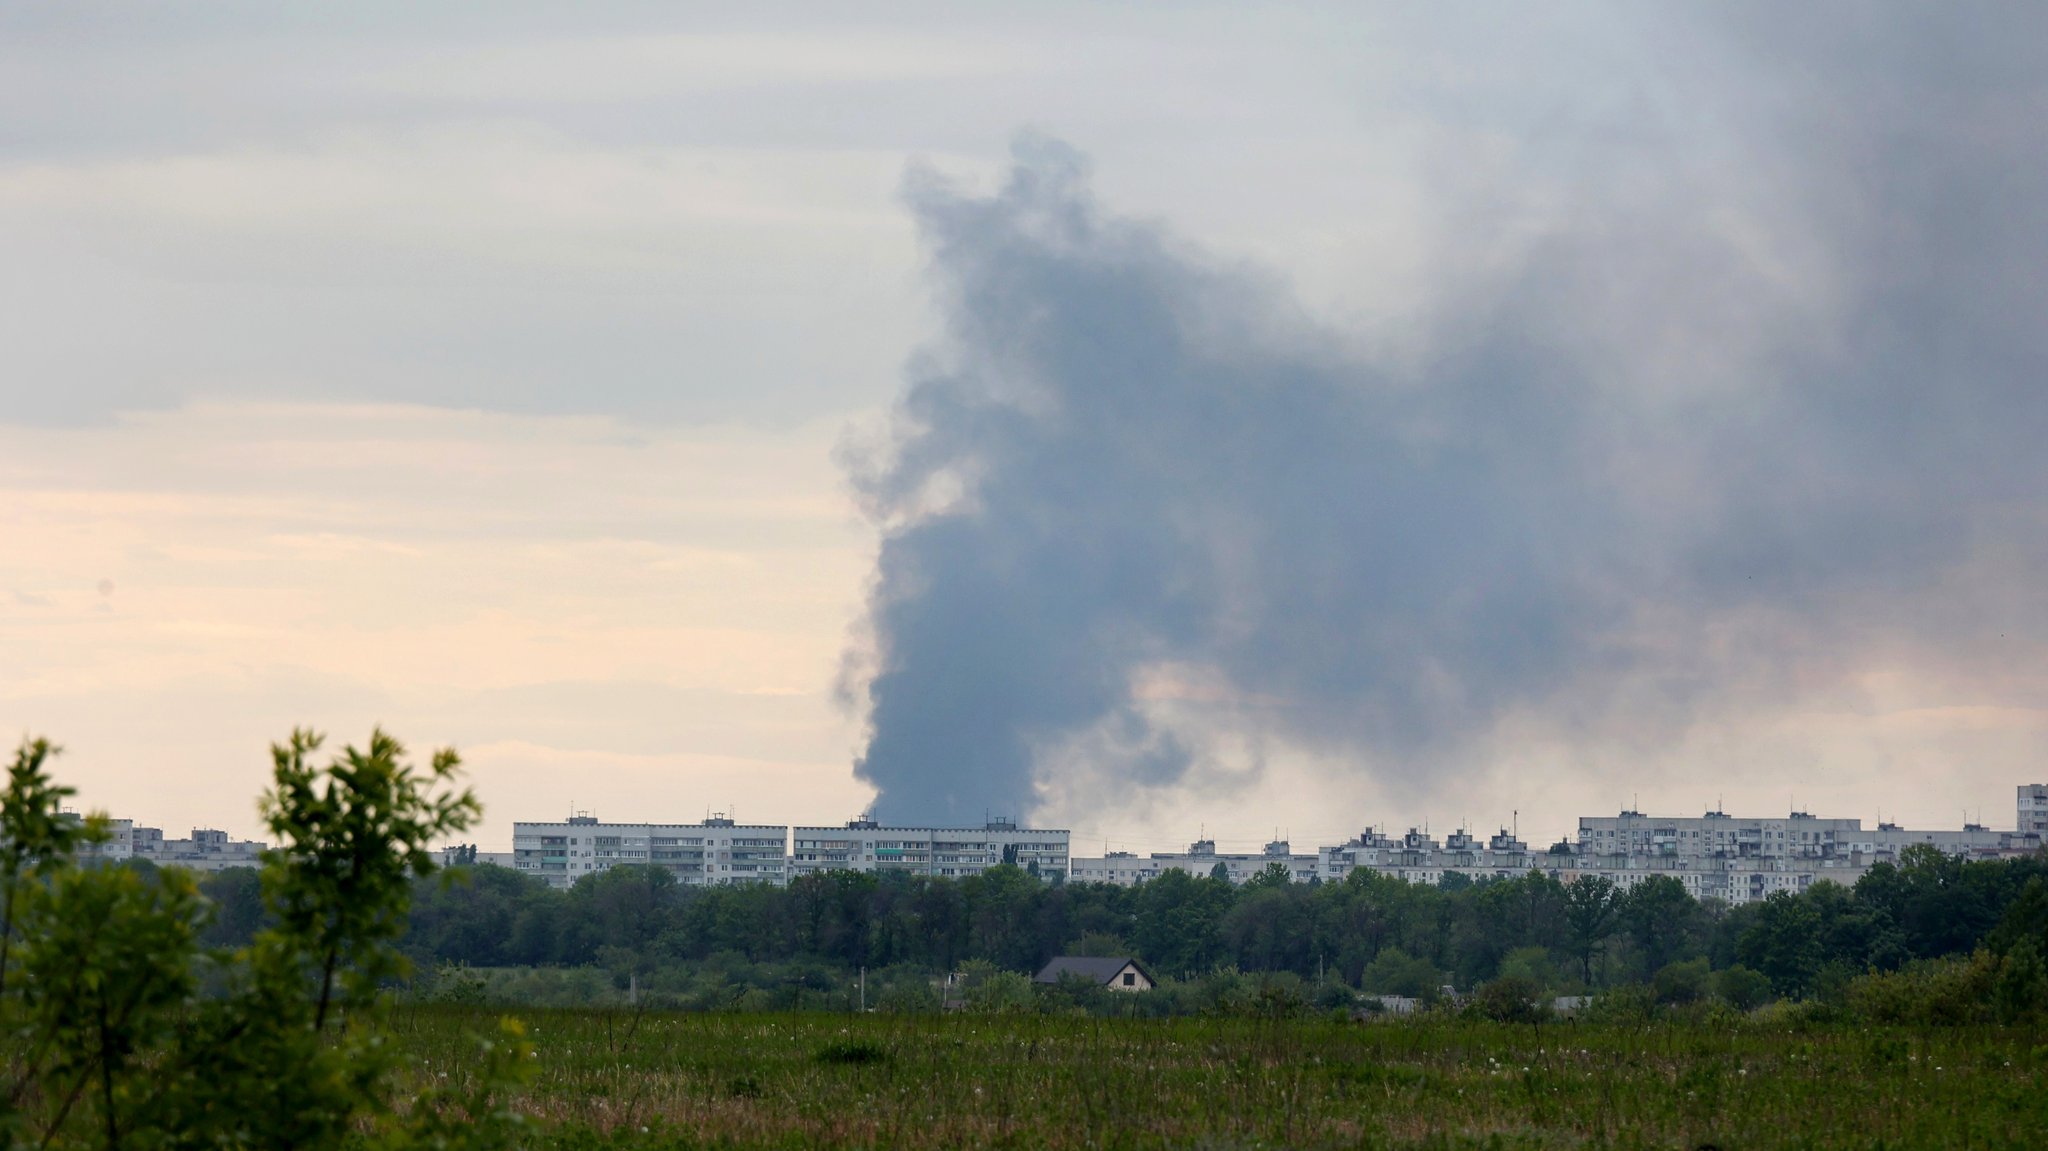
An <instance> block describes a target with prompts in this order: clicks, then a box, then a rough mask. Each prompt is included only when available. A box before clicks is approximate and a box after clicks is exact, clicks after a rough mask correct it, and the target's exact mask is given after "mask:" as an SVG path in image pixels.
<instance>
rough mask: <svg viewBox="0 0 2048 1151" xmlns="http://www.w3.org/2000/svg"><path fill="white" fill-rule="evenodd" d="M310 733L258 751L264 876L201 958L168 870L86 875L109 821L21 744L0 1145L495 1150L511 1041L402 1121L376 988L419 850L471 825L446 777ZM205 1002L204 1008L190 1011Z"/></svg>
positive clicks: (512, 1071)
mask: <svg viewBox="0 0 2048 1151" xmlns="http://www.w3.org/2000/svg"><path fill="white" fill-rule="evenodd" d="M320 742H321V741H320V737H319V736H317V735H314V734H312V733H310V732H303V731H301V732H294V733H293V734H292V738H291V740H290V742H288V743H285V744H280V745H277V746H276V747H275V748H274V749H273V761H274V762H273V787H272V790H271V791H270V792H269V793H268V794H267V795H265V796H264V798H263V805H262V810H263V814H264V818H265V822H266V823H268V825H269V828H270V832H271V834H272V835H273V836H274V837H275V839H276V841H277V843H278V847H277V849H276V850H275V851H272V852H270V853H269V854H268V855H267V856H266V857H265V859H264V864H263V869H262V875H261V892H262V902H263V908H264V912H265V922H266V923H267V926H264V927H263V928H262V929H261V930H258V931H257V932H256V933H255V934H254V936H253V938H252V939H251V940H250V942H249V943H248V944H247V945H246V946H244V947H241V948H239V949H237V950H233V951H228V950H214V951H205V950H202V947H201V943H200V940H201V937H202V933H203V932H204V930H205V928H206V924H207V920H208V917H209V914H210V909H209V908H208V906H207V904H206V903H205V902H204V901H203V900H202V898H201V897H200V896H199V894H198V888H197V885H196V884H195V883H194V882H193V879H192V877H191V875H190V874H189V873H188V872H186V871H184V870H183V869H179V868H163V869H157V868H135V867H127V866H119V865H114V864H110V863H107V862H105V861H103V860H100V859H98V858H97V857H96V856H95V855H94V854H93V853H92V849H93V848H95V847H96V846H97V845H98V844H100V843H103V842H104V841H105V840H106V837H107V832H106V822H105V820H104V819H103V818H102V817H98V816H94V817H90V818H87V819H85V820H79V819H76V818H74V817H71V816H69V815H67V814H65V813H64V812H63V810H62V807H61V804H62V801H63V799H64V797H66V796H67V795H69V794H71V791H70V789H68V788H63V787H59V786H57V785H56V784H55V783H54V782H52V780H51V779H50V777H49V775H48V774H47V773H46V771H45V770H44V765H45V763H46V762H47V760H48V758H49V756H50V755H51V754H52V752H53V749H52V748H51V747H50V746H49V744H48V743H47V742H43V741H35V742H31V743H25V744H24V745H23V746H22V748H21V749H20V751H19V752H18V753H17V754H16V756H15V759H14V763H13V766H12V767H11V768H10V769H9V771H8V778H7V787H6V792H5V794H4V796H0V1033H4V1034H5V1035H6V1036H7V1037H8V1040H9V1042H8V1043H7V1044H6V1045H5V1048H4V1053H0V1145H5V1146H9V1147H14V1146H36V1147H42V1148H68V1147H85V1146H95V1147H120V1146H124V1145H125V1146H133V1147H199V1146H204V1147H210V1148H238V1147H292V1148H338V1147H343V1146H349V1147H401V1146H406V1147H411V1146H430V1147H437V1148H451V1149H452V1148H484V1147H497V1146H503V1145H505V1144H506V1142H507V1141H508V1140H509V1139H510V1137H511V1135H512V1133H513V1130H514V1128H515V1127H516V1125H517V1120H516V1118H515V1116H514V1115H513V1114H512V1112H511V1111H510V1110H509V1108H508V1106H507V1102H506V1101H507V1099H508V1097H509V1095H510V1094H511V1093H512V1092H513V1091H514V1090H516V1089H517V1088H518V1087H519V1086H520V1085H521V1084H522V1083H523V1082H524V1081H525V1080H526V1079H527V1078H528V1076H529V1074H530V1067H529V1064H528V1061H527V1056H528V1049H527V1048H526V1047H525V1045H524V1042H523V1040H522V1039H521V1037H520V1032H519V1029H518V1025H517V1024H515V1023H511V1022H510V1021H506V1022H505V1023H504V1024H503V1026H502V1027H501V1030H500V1033H499V1034H498V1035H496V1036H495V1037H492V1038H489V1039H485V1040H482V1041H480V1045H479V1046H478V1047H476V1048H475V1049H474V1055H473V1066H474V1067H475V1068H476V1072H477V1073H476V1074H475V1075H474V1077H473V1079H472V1080H471V1082H470V1083H469V1084H467V1085H466V1086H464V1087H463V1088H462V1089H460V1090H456V1089H452V1088H451V1089H442V1088H436V1089H433V1090H429V1091H427V1092H425V1093H423V1094H420V1095H417V1096H415V1097H413V1099H412V1100H411V1102H410V1105H409V1106H405V1107H400V1106H399V1100H400V1089H399V1081H400V1078H401V1073H402V1072H403V1070H404V1065H403V1060H402V1058H401V1057H400V1056H399V1054H398V1048H397V1047H396V1045H395V1044H392V1043H390V1042H387V1028H386V1014H387V1013H386V1010H385V1001H386V996H385V995H384V993H383V992H382V990H381V985H382V984H384V983H385V982H387V981H389V980H393V979H397V978H400V977H402V976H404V975H405V974H406V973H407V966H408V965H407V963H406V960H405V958H404V956H402V955H401V954H400V953H399V952H398V950H397V949H396V947H395V946H394V942H395V940H396V939H397V938H398V936H399V935H400V933H401V932H402V931H403V930H404V928H405V923H406V910H407V905H408V902H409V900H410V896H411V892H412V882H413V880H414V879H415V878H417V877H419V876H423V875H425V874H427V873H428V872H430V871H432V870H433V868H434V864H433V861H432V858H431V856H430V855H429V852H428V847H429V844H430V843H431V842H432V841H433V840H435V839H437V838H441V837H443V836H446V835H448V834H451V833H453V832H458V831H461V830H463V829H465V828H467V827H469V826H470V824H471V823H472V822H473V821H474V820H475V818H476V816H477V814H478V810H479V809H478V806H477V803H476V800H475V798H474V797H473V796H472V795H471V794H470V793H469V792H468V791H466V790H464V791H459V792H458V791H455V790H453V788H452V782H453V779H454V776H455V772H456V766H457V762H458V761H457V759H456V757H455V754H454V753H453V752H440V753H437V754H436V755H435V756H434V758H433V762H432V767H431V769H430V770H429V771H426V772H421V771H418V770H416V769H414V768H413V767H412V766H411V765H409V764H408V763H406V762H405V759H404V749H403V748H402V747H401V746H400V745H399V744H398V742H397V741H396V740H394V739H392V738H391V737H389V736H387V735H385V734H384V733H383V732H381V731H380V732H375V733H373V734H372V735H371V738H370V743H369V745H368V747H367V748H364V749H361V750H358V749H356V748H354V747H348V748H344V749H343V751H342V753H341V754H340V755H339V756H337V757H335V758H334V759H333V760H332V761H331V762H330V763H329V764H328V765H327V766H325V767H315V766H312V765H311V764H309V763H308V762H307V761H308V759H309V757H310V756H311V755H312V753H313V752H314V751H316V750H317V749H318V748H319V746H320ZM202 985H204V986H206V987H207V988H209V989H210V993H209V994H205V995H202V994H200V988H201V986H202Z"/></svg>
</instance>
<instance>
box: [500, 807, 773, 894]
mask: <svg viewBox="0 0 2048 1151" xmlns="http://www.w3.org/2000/svg"><path fill="white" fill-rule="evenodd" d="M788 851H789V826H788V825H787V824H782V825H775V824H740V823H735V822H734V821H733V820H731V819H728V818H726V817H725V816H722V815H716V816H712V817H710V818H709V819H706V820H704V821H703V822H702V823H601V822H599V821H598V819H597V817H596V816H593V815H573V816H570V817H569V818H568V819H567V820H565V821H563V822H561V823H514V824H513V825H512V867H513V869H514V870H516V871H523V872H527V873H528V874H531V875H537V876H539V877H540V878H541V879H544V880H546V881H547V882H548V884H549V885H550V886H554V887H570V886H573V885H574V884H575V883H576V881H577V880H579V879H581V878H583V877H584V876H586V875H593V874H596V873H598V872H601V871H607V870H609V869H611V868H613V867H618V866H621V865H625V864H635V865H651V866H655V867H665V868H667V869H668V870H669V872H670V873H672V874H673V875H674V876H675V877H676V882H678V883H683V884H688V885H690V886H696V887H703V886H717V885H721V884H729V883H776V884H779V883H783V882H784V881H786V879H787V878H788V871H787V863H786V858H785V857H786V856H787V855H788Z"/></svg>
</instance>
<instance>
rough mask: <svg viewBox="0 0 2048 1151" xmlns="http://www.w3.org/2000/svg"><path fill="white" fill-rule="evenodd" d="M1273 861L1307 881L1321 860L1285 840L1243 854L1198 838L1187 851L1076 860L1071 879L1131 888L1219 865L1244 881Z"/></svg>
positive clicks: (1124, 853)
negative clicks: (1172, 873) (1221, 849)
mask: <svg viewBox="0 0 2048 1151" xmlns="http://www.w3.org/2000/svg"><path fill="white" fill-rule="evenodd" d="M1276 863H1277V864H1279V865H1281V866H1282V867H1284V868H1286V869H1287V875H1288V878H1289V879H1290V880H1292V881H1294V882H1296V883H1307V882H1310V881H1311V880H1313V879H1315V878H1316V872H1317V867H1318V865H1319V863H1320V860H1319V858H1318V857H1317V856H1314V855H1300V854H1296V853H1295V851H1294V847H1293V845H1292V844H1290V843H1288V842H1287V841H1286V840H1284V839H1276V840H1274V841H1273V842H1271V843H1268V844H1267V845H1266V847H1265V850H1264V851H1260V852H1257V853H1251V852H1246V853H1242V854H1240V853H1235V852H1218V851H1217V850H1216V841H1215V840H1213V839H1198V840H1196V841H1194V842H1193V843H1191V844H1189V845H1188V849H1187V850H1186V851H1155V852H1153V853H1152V854H1150V855H1146V856H1139V855H1134V854H1132V853H1131V852H1128V851H1112V852H1109V853H1108V854H1106V855H1103V856H1101V857H1099V858H1092V859H1076V860H1074V864H1073V878H1074V881H1075V882H1077V883H1114V884H1116V885H1118V886H1120V887H1130V886H1133V885H1135V884H1138V883H1142V882H1144V881H1146V880H1151V879H1157V878H1159V877H1160V876H1161V875H1164V874H1165V873H1167V872H1169V871H1180V872H1185V873H1187V874H1189V875H1192V876H1196V877H1197V878H1207V877H1208V876H1211V875H1214V874H1215V873H1216V868H1217V867H1219V866H1220V867H1222V868H1223V871H1224V874H1225V875H1227V876H1229V878H1230V882H1232V883H1243V882H1244V881H1246V880H1248V879H1250V878H1251V877H1253V876H1254V875H1257V874H1259V873H1260V872H1262V871H1264V870H1266V869H1267V868H1268V867H1271V866H1272V865H1273V864H1276Z"/></svg>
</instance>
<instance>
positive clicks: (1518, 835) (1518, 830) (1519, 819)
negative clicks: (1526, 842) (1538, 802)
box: [1514, 807, 1522, 839]
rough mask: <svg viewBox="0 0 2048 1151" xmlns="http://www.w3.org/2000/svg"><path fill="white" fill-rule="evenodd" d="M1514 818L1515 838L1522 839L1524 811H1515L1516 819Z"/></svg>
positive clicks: (1518, 809)
mask: <svg viewBox="0 0 2048 1151" xmlns="http://www.w3.org/2000/svg"><path fill="white" fill-rule="evenodd" d="M1514 818H1515V831H1514V835H1515V838H1516V839H1520V838H1522V809H1521V808H1519V807H1518V808H1516V809H1515V817H1514Z"/></svg>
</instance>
